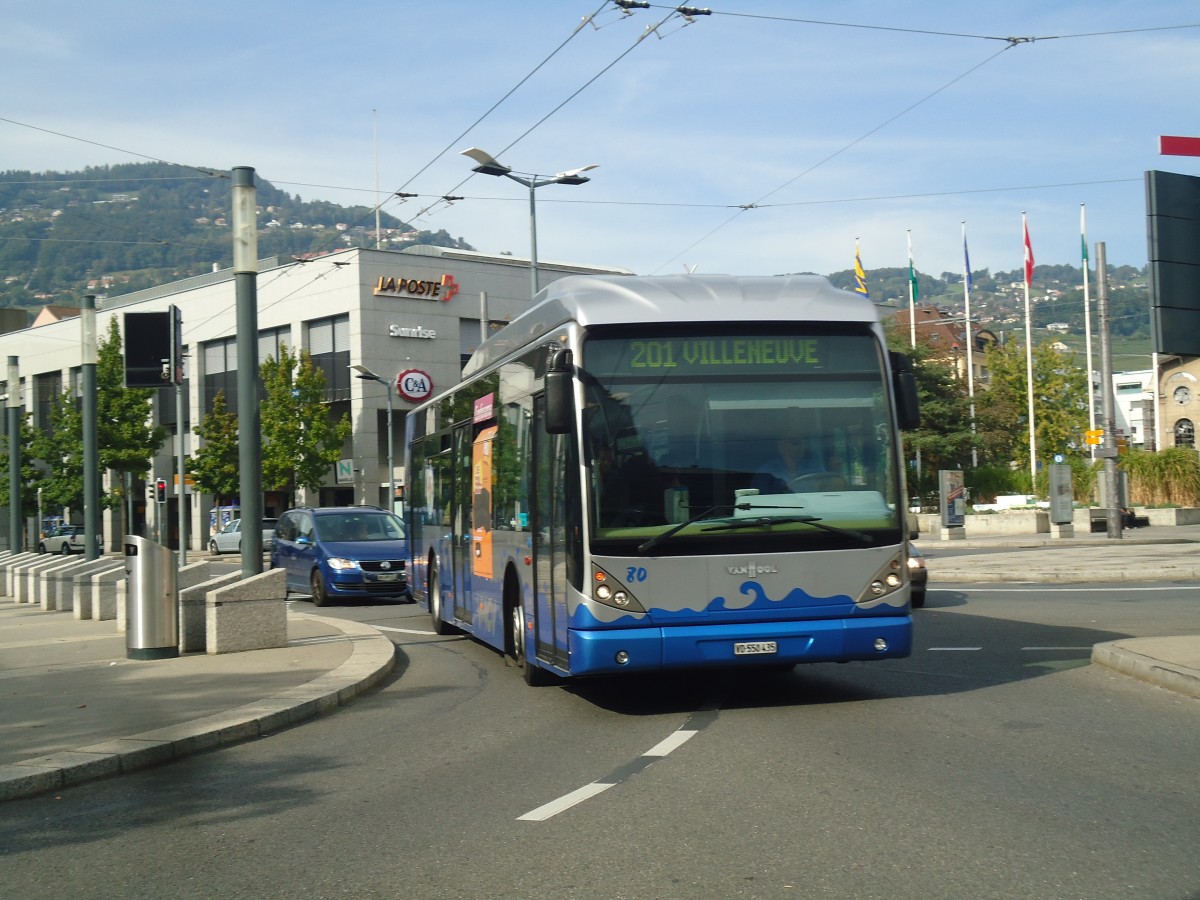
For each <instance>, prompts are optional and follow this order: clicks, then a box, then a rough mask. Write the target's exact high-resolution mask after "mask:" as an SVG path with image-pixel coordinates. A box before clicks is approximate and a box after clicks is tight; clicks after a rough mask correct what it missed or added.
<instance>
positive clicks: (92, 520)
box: [81, 294, 100, 560]
mask: <svg viewBox="0 0 1200 900" xmlns="http://www.w3.org/2000/svg"><path fill="white" fill-rule="evenodd" d="M81 318H82V320H83V334H82V341H83V347H82V360H83V372H82V380H83V385H82V386H83V398H82V399H83V410H82V412H83V423H82V425H83V547H84V549H83V558H84V559H88V560H91V559H96V558H97V557H98V556H99V555H100V548H99V542H100V440H99V432H98V423H97V403H98V398H99V394H98V390H97V387H96V365H97V363H98V361H99V351H98V349H97V345H96V296H95V295H94V294H88V295H87V296H85V297H84V298H83V311H82V314H81Z"/></svg>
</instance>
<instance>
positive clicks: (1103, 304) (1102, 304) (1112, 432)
mask: <svg viewBox="0 0 1200 900" xmlns="http://www.w3.org/2000/svg"><path fill="white" fill-rule="evenodd" d="M1107 276H1108V265H1107V261H1106V259H1105V252H1104V242H1103V241H1097V243H1096V311H1097V312H1098V313H1099V314H1100V396H1101V398H1102V399H1103V403H1104V505H1105V507H1106V508H1107V510H1108V512H1107V515H1106V516H1105V520H1106V521H1107V523H1108V527H1107V529H1106V530H1107V532H1108V536H1109V537H1110V538H1120V537H1122V534H1121V504H1120V502H1119V499H1118V497H1117V493H1118V491H1117V435H1116V430H1117V429H1116V425H1117V421H1116V419H1117V412H1116V406H1117V404H1116V400H1115V399H1114V397H1113V383H1112V382H1113V378H1112V340H1111V338H1110V335H1109V320H1108V277H1107Z"/></svg>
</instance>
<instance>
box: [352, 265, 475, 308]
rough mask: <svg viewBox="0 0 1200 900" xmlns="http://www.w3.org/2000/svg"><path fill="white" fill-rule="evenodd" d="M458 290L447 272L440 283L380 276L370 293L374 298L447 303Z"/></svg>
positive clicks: (456, 283)
mask: <svg viewBox="0 0 1200 900" xmlns="http://www.w3.org/2000/svg"><path fill="white" fill-rule="evenodd" d="M458 288H459V285H458V282H456V281H455V280H454V276H453V275H451V274H450V273H448V272H447V273H446V274H445V275H443V276H442V280H441V281H430V280H426V279H422V278H406V277H405V276H403V275H380V276H379V280H378V281H377V282H375V290H374V291H372V293H373V294H374V295H375V296H376V297H408V298H411V299H415V300H438V301H441V302H442V303H448V302H449V301H450V299H451V298H452V297H453V296H454V295H455V294H457V293H458Z"/></svg>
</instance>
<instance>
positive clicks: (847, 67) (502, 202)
mask: <svg viewBox="0 0 1200 900" xmlns="http://www.w3.org/2000/svg"><path fill="white" fill-rule="evenodd" d="M708 8H709V9H711V11H712V14H711V15H696V16H693V17H692V18H691V20H690V21H689V20H687V19H684V18H682V17H681V16H680V15H679V14H678V13H676V12H674V7H671V6H666V5H662V4H658V3H655V4H653V5H651V6H650V8H648V9H637V10H633V11H631V14H629V15H626V14H624V13H622V11H621V10H620V9H618V8H617V6H616V5H615V4H614V3H613V2H612V0H607V2H604V0H523V2H520V0H513V2H507V3H501V2H496V0H488V2H484V0H355V2H350V3H339V4H332V5H330V4H317V3H311V2H306V0H291V2H287V3H284V2H275V0H259V2H256V3H251V4H245V3H238V4H235V3H230V2H227V0H209V2H206V3H204V4H202V5H196V6H193V5H191V4H174V3H162V2H159V0H154V2H150V0H111V2H107V3H99V4H97V3H91V4H85V3H79V2H70V0H69V2H67V3H66V4H61V5H52V6H47V7H43V6H41V5H39V4H29V3H17V2H14V0H0V21H3V22H4V27H3V29H0V84H3V85H4V88H3V91H2V92H0V177H4V178H11V175H4V174H3V173H5V172H12V171H19V170H29V171H34V172H45V171H74V170H79V169H82V168H84V167H86V166H100V165H109V164H118V163H128V162H141V161H148V160H163V161H166V162H171V163H177V164H179V165H180V166H181V167H185V168H182V169H181V174H194V172H191V171H190V170H189V169H188V168H186V167H193V166H194V167H201V168H206V169H214V170H221V171H227V170H229V169H231V168H233V167H235V166H251V167H253V168H254V169H255V170H256V172H257V174H258V177H259V178H261V179H265V180H267V181H269V182H271V183H272V184H273V185H274V186H276V187H278V188H281V189H283V190H285V191H287V192H289V193H291V194H295V195H299V196H300V197H301V198H303V199H304V200H329V201H333V202H336V203H343V204H362V205H367V206H372V205H374V204H376V203H377V202H381V203H382V208H383V209H384V210H385V211H386V212H388V213H390V214H392V215H395V216H397V217H399V218H401V219H403V220H405V221H407V222H411V223H412V224H413V225H415V226H416V227H418V228H421V229H428V230H438V229H445V230H446V231H447V232H449V233H450V234H451V235H452V236H454V237H461V238H462V239H464V240H466V241H467V242H469V243H470V244H471V245H472V246H474V247H475V248H476V249H478V250H481V251H483V252H488V253H502V252H509V253H512V254H513V255H514V256H518V257H527V256H528V254H529V244H530V208H529V192H528V190H527V189H526V188H525V187H524V186H522V185H520V184H518V183H516V182H514V181H511V180H509V179H505V178H496V177H489V176H486V175H478V174H473V173H472V172H471V167H472V166H473V165H474V163H472V162H471V161H470V160H468V159H467V158H466V157H464V156H462V155H460V152H459V151H461V150H463V149H465V148H468V147H481V148H484V149H485V150H487V151H488V152H489V153H491V154H492V155H493V156H495V157H496V158H497V159H499V160H500V161H501V162H503V163H505V164H506V165H508V166H511V167H512V169H513V171H514V172H515V173H525V174H526V175H529V174H533V175H540V176H548V175H553V174H555V173H558V172H561V171H565V170H569V169H573V168H576V167H579V166H583V165H595V166H597V168H595V169H594V170H591V171H589V172H588V175H589V176H590V177H591V180H590V181H589V182H588V183H586V184H582V185H577V186H569V185H561V184H553V185H547V186H545V187H540V188H537V189H536V191H535V198H536V220H537V242H538V256H539V259H540V260H542V261H563V262H576V263H587V264H595V265H606V266H622V267H625V268H628V269H630V270H632V271H634V272H637V273H639V274H671V273H678V272H683V271H690V270H695V271H697V272H702V273H711V272H720V273H728V274H736V275H773V274H781V273H787V272H817V273H820V274H829V273H832V272H836V271H841V270H845V269H849V268H851V267H852V266H853V261H854V252H855V246H856V243H857V245H858V247H859V248H860V253H861V258H862V262H863V265H864V266H865V267H866V268H867V269H872V268H880V267H885V266H906V265H907V264H908V243H909V240H910V239H911V244H912V248H913V259H914V263H915V266H916V268H917V270H918V271H921V272H926V273H929V274H932V275H935V276H940V275H941V274H942V273H943V272H952V273H956V274H961V272H962V269H963V249H962V248H963V228H964V226H963V223H964V222H965V223H966V225H965V228H966V233H967V237H968V243H969V248H970V260H971V267H972V269H973V270H976V271H978V270H980V269H984V268H989V269H991V270H992V271H993V272H995V271H1010V270H1014V269H1018V268H1020V267H1021V266H1022V261H1023V242H1022V231H1021V228H1022V224H1021V218H1022V213H1023V212H1024V213H1026V214H1027V216H1028V224H1029V232H1030V240H1031V243H1032V246H1033V250H1034V257H1035V259H1036V262H1037V263H1038V264H1071V265H1076V266H1077V265H1079V262H1080V255H1081V254H1080V211H1081V204H1084V205H1086V216H1087V218H1086V222H1087V238H1088V242H1089V245H1090V246H1091V247H1092V248H1093V249H1092V251H1091V256H1092V258H1093V261H1094V258H1095V252H1094V245H1095V243H1096V242H1098V241H1103V242H1104V243H1105V245H1106V250H1107V256H1108V261H1109V263H1110V264H1115V265H1134V266H1139V267H1140V266H1143V265H1145V264H1146V255H1147V251H1146V218H1145V187H1144V180H1143V179H1144V173H1145V172H1146V171H1147V170H1149V169H1161V170H1166V171H1171V172H1181V173H1184V174H1189V175H1200V158H1194V157H1178V156H1176V157H1172V156H1161V155H1160V154H1159V144H1158V138H1159V136H1160V135H1200V9H1198V8H1197V7H1196V5H1195V0H1155V2H1154V3H1146V2H1144V0H1141V2H1124V0H1120V2H1118V0H1093V2H1090V3H1082V2H1073V0H1066V2H1056V3H1046V2H1044V0H1005V2H1003V3H998V2H990V0H988V2H974V3H962V2H955V3H950V2H941V0H930V2H926V3H921V4H894V3H883V2H874V0H871V2H868V0H847V2H842V3H837V4H828V3H815V2H803V0H714V4H713V5H712V6H710V7H708ZM1181 26H1183V27H1181ZM1010 38H1011V39H1012V40H1009V39H1010ZM397 192H404V193H413V194H417V195H418V196H416V197H412V198H406V199H400V198H397V197H395V196H394V195H395V194H396V193H397ZM445 196H455V197H461V198H462V199H459V200H454V201H451V202H446V201H444V200H442V199H441V198H442V197H445ZM359 224H367V225H373V218H372V219H371V220H370V221H367V222H362V223H359ZM148 237H150V238H152V236H148Z"/></svg>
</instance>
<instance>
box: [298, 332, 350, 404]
mask: <svg viewBox="0 0 1200 900" xmlns="http://www.w3.org/2000/svg"><path fill="white" fill-rule="evenodd" d="M308 354H309V356H311V357H312V361H313V365H314V366H316V367H317V368H318V369H320V370H321V371H322V372H324V373H325V395H324V396H323V397H322V398H321V399H322V400H324V401H325V402H327V403H329V402H336V401H338V400H349V399H350V317H349V316H333V317H331V318H328V319H316V320H314V321H312V322H309V323H308Z"/></svg>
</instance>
